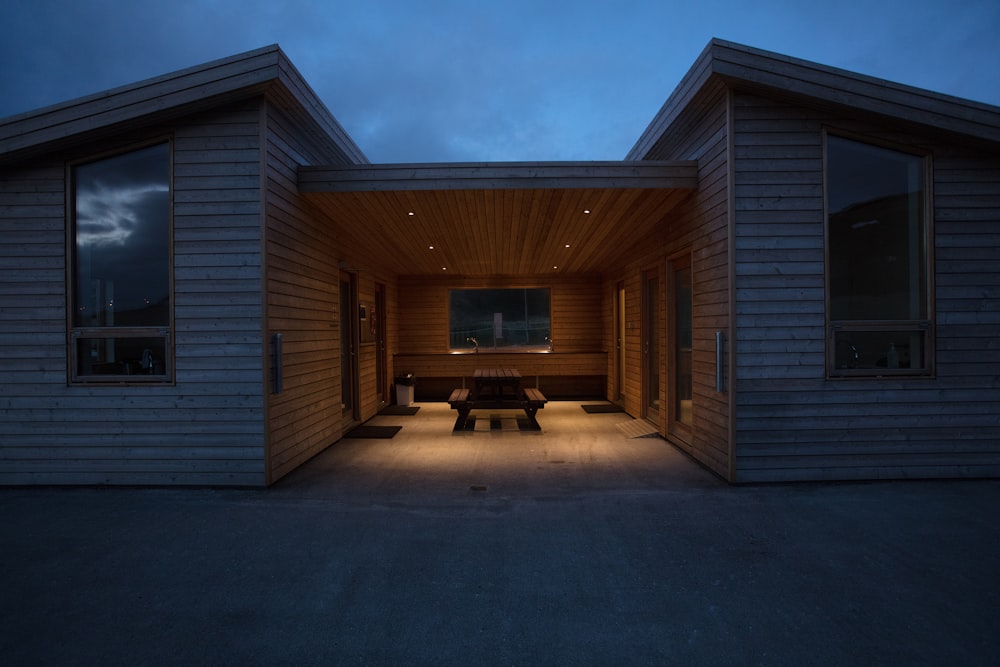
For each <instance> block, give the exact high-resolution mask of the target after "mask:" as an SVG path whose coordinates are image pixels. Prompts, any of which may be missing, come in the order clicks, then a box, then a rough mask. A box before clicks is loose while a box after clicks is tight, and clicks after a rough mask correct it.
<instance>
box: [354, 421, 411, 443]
mask: <svg viewBox="0 0 1000 667" xmlns="http://www.w3.org/2000/svg"><path fill="white" fill-rule="evenodd" d="M401 428H403V427H402V426H368V425H366V424H362V425H361V426H358V427H356V428H354V429H352V430H350V431H348V432H347V435H345V436H344V437H345V438H373V439H385V440H388V439H389V438H391V437H392V436H394V435H396V434H397V433H399V429H401Z"/></svg>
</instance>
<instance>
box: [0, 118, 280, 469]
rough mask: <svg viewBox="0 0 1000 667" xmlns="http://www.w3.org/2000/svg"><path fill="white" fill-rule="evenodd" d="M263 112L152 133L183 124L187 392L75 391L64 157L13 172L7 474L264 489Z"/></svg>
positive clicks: (3, 219) (4, 331) (177, 297)
mask: <svg viewBox="0 0 1000 667" xmlns="http://www.w3.org/2000/svg"><path fill="white" fill-rule="evenodd" d="M257 113H258V112H257V107H256V106H255V105H253V104H250V105H238V106H233V107H229V108H225V109H220V110H218V111H216V112H212V113H206V114H199V116H198V117H197V118H196V119H191V122H190V123H182V124H179V125H177V126H175V127H172V128H164V127H160V128H157V129H156V131H155V132H156V133H155V134H154V135H153V136H155V137H159V136H163V135H162V132H163V131H164V130H172V134H173V159H174V182H173V188H174V207H173V231H174V244H173V246H174V247H173V256H174V329H173V337H172V340H173V344H174V356H175V364H176V383H175V385H174V386H122V385H114V386H68V385H67V370H66V369H67V356H66V355H67V350H66V345H67V343H66V326H67V324H66V266H65V255H66V231H65V229H66V228H65V225H66V217H65V212H64V206H65V205H64V202H65V189H66V184H65V173H66V171H65V164H64V162H63V161H62V160H61V159H60V160H51V161H41V162H38V163H36V166H24V167H18V168H13V167H10V168H8V169H7V170H6V171H4V173H3V177H2V178H0V298H2V300H3V303H4V307H3V308H2V309H0V311H2V314H0V357H3V358H4V360H5V363H4V364H2V365H0V411H2V413H3V415H4V416H3V435H2V436H0V484H212V485H260V484H263V483H264V474H263V473H264V470H263V451H264V450H263V413H262V410H263V397H262V387H263V374H262V363H263V361H262V355H261V335H260V326H261V325H260V321H261V305H260V297H259V293H260V289H261V281H260V276H259V270H260V240H261V236H260V217H259V210H260V204H259V198H260V195H259V178H260V167H259V164H260V158H259V150H258V148H259V135H258V130H257V127H258V124H257V117H258V116H257ZM142 138H143V137H142V136H141V135H132V136H131V139H142ZM124 139H129V137H123V138H120V139H116V140H115V142H114V144H113V145H114V146H115V147H122V148H124V147H127V143H123V140H124ZM110 146H111V144H91V145H90V149H91V150H93V152H94V154H97V153H100V152H103V151H104V150H106V149H107V148H109V147H110ZM79 156H80V157H85V155H84V154H80V155H79ZM202 175H203V176H205V177H206V178H207V180H204V181H203V180H200V178H199V177H200V176H202ZM233 250H235V252H233ZM29 295H30V296H29ZM26 297H27V298H26ZM8 359H10V360H13V363H11V364H8V363H7V360H8Z"/></svg>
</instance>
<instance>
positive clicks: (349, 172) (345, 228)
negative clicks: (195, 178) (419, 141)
mask: <svg viewBox="0 0 1000 667" xmlns="http://www.w3.org/2000/svg"><path fill="white" fill-rule="evenodd" d="M696 188H697V165H696V163H693V162H671V163H663V162H632V163H625V162H608V163H595V162H583V163H505V164H496V163H488V164H459V165H456V164H451V165H440V164H437V165H433V164H432V165H362V166H358V167H349V168H341V167H302V168H300V170H299V190H300V192H302V193H304V194H305V196H306V197H307V199H309V200H310V201H312V202H313V203H314V204H315V205H316V206H318V207H319V208H320V209H322V210H323V211H324V212H325V213H326V214H327V215H328V216H329V218H330V219H331V220H333V221H334V224H335V225H336V226H337V234H338V236H339V237H340V238H341V239H342V240H343V242H344V244H345V245H347V246H349V247H351V248H352V252H351V255H352V257H357V258H359V259H360V260H362V261H365V262H366V263H371V264H373V265H375V266H379V267H386V268H388V269H390V270H392V271H393V272H394V273H397V274H400V275H442V274H445V273H446V274H450V275H461V276H485V275H502V276H518V275H532V276H536V275H545V274H579V273H600V272H602V271H605V270H606V269H607V268H608V266H609V263H610V262H611V261H613V260H614V259H615V258H616V257H617V256H618V255H620V254H621V252H622V251H623V249H624V248H626V247H628V246H630V245H632V244H634V243H635V241H636V240H638V239H641V238H642V237H644V236H645V235H647V234H649V233H650V232H652V231H653V230H654V229H655V228H656V226H657V225H658V224H660V223H661V221H662V220H663V219H664V217H665V216H666V215H667V213H668V212H669V211H670V209H672V208H673V207H674V206H676V205H677V203H678V202H679V201H680V200H681V199H683V198H684V197H685V196H687V195H688V194H689V193H690V192H692V191H693V190H694V189H696Z"/></svg>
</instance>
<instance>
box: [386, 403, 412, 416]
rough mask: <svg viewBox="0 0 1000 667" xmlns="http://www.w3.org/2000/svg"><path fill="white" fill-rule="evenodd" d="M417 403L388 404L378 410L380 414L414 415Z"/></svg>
mask: <svg viewBox="0 0 1000 667" xmlns="http://www.w3.org/2000/svg"><path fill="white" fill-rule="evenodd" d="M419 409H420V406H419V405H388V406H386V407H384V408H382V410H380V411H379V414H380V415H415V414H417V410H419Z"/></svg>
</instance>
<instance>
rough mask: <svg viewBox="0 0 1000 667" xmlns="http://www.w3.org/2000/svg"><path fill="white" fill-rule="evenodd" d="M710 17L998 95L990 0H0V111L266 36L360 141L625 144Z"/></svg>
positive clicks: (417, 155) (444, 156) (461, 156)
mask: <svg viewBox="0 0 1000 667" xmlns="http://www.w3.org/2000/svg"><path fill="white" fill-rule="evenodd" d="M713 37H717V38H720V39H724V40H729V41H734V42H738V43H741V44H746V45H749V46H753V47H757V48H761V49H766V50H769V51H775V52H778V53H781V54H784V55H789V56H793V57H797V58H803V59H806V60H811V61H815V62H819V63H822V64H824V65H830V66H833V67H839V68H842V69H847V70H850V71H854V72H858V73H861V74H866V75H870V76H875V77H878V78H882V79H888V80H890V81H895V82H898V83H903V84H907V85H911V86H916V87H919V88H926V89H929V90H933V91H936V92H941V93H946V94H949V95H955V96H958V97H964V98H969V99H972V100H976V101H979V102H985V103H988V104H992V105H997V106H1000V1H998V0H825V1H823V2H819V1H816V0H755V1H753V2H749V1H747V0H645V1H632V0H568V1H564V0H484V1H480V0H465V1H461V0H412V1H410V2H405V1H402V0H357V1H347V0H213V1H207V0H201V1H196V0H170V1H169V2H167V1H162V0H3V1H2V2H0V117H6V116H10V115H13V114H17V113H21V112H24V111H30V110H33V109H36V108H40V107H43V106H47V105H50V104H55V103H59V102H63V101H67V100H70V99H73V98H76V97H81V96H84V95H89V94H91V93H96V92H100V91H103V90H107V89H109V88H114V87H116V86H121V85H125V84H129V83H132V82H135V81H139V80H142V79H145V78H150V77H153V76H158V75H160V74H166V73H168V72H172V71H174V70H178V69H182V68H185V67H190V66H194V65H198V64H201V63H204V62H207V61H210V60H214V59H217V58H223V57H226V56H229V55H233V54H236V53H241V52H243V51H249V50H251V49H255V48H258V47H261V46H266V45H269V44H278V45H280V46H281V48H282V50H283V51H284V52H285V53H286V54H287V55H288V57H289V58H290V59H291V60H292V62H293V63H294V64H295V66H296V67H297V68H298V69H299V71H300V72H301V73H302V75H303V76H304V77H305V79H306V81H307V82H309V84H310V85H311V86H312V87H313V89H314V90H315V91H316V93H317V94H318V95H319V97H320V99H322V100H323V102H324V103H325V104H326V105H327V107H328V108H329V109H330V111H331V112H332V113H333V115H334V116H335V117H336V118H337V120H338V121H339V122H340V124H341V125H342V126H343V127H344V128H345V129H346V130H347V132H348V134H350V135H351V137H352V138H353V139H354V141H355V142H356V143H357V144H358V146H359V147H360V148H361V150H362V151H363V152H364V153H365V154H366V155H367V156H368V158H369V160H371V161H372V162H376V163H388V162H468V161H474V162H486V161H518V160H524V161H532V160H543V161H550V160H551V161H556V160H620V159H622V158H624V157H625V155H626V154H627V153H628V151H629V149H630V148H631V147H632V146H633V144H634V143H635V141H636V140H637V139H638V138H639V136H640V135H641V133H642V131H643V130H644V129H645V128H646V126H647V125H648V124H649V123H650V121H652V119H653V117H654V116H655V115H656V112H657V111H658V110H659V108H660V106H661V105H662V104H663V102H664V101H666V99H667V97H668V96H669V95H670V93H671V92H672V91H673V89H674V87H675V86H676V85H677V84H678V83H679V82H680V80H681V78H682V77H683V76H684V74H685V73H686V72H687V70H688V69H689V68H690V67H691V65H692V64H693V63H694V61H695V60H696V59H697V57H698V55H699V54H700V53H701V52H702V50H703V49H704V48H705V46H706V45H707V44H708V42H709V40H710V39H712V38H713Z"/></svg>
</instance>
